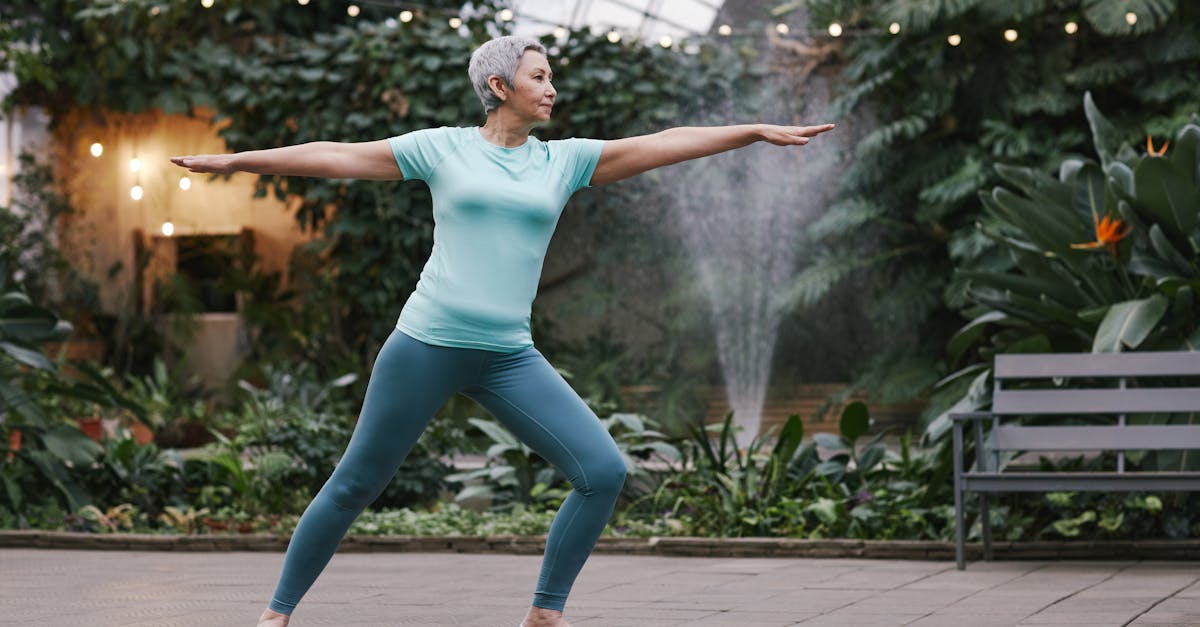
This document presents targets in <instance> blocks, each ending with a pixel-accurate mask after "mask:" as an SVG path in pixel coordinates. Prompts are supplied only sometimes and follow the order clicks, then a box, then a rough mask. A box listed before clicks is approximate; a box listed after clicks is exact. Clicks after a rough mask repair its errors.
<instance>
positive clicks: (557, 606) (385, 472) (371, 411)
mask: <svg viewBox="0 0 1200 627" xmlns="http://www.w3.org/2000/svg"><path fill="white" fill-rule="evenodd" d="M468 73H469V75H470V77H471V82H472V84H473V85H474V88H475V91H476V93H478V94H479V97H480V99H481V100H482V102H483V107H484V111H485V112H486V114H487V122H486V123H485V124H484V125H483V126H482V127H469V128H446V127H442V128H437V129H425V130H419V131H413V132H411V133H407V134H404V135H400V136H396V137H392V138H389V139H383V140H378V141H369V142H361V143H335V142H312V143H307V144H300V145H295V146H286V147H283V148H273V149H269V150H254V151H249V152H241V153H236V154H227V155H195V156H185V157H173V158H172V159H171V161H172V162H174V163H175V164H177V165H180V166H183V167H185V168H188V169H189V170H190V171H192V172H213V173H219V174H226V173H231V172H237V171H246V172H256V173H259V174H278V175H287V176H320V177H331V178H360V179H375V180H389V179H390V180H401V179H403V180H411V179H420V180H423V181H425V182H426V183H427V184H428V185H429V187H430V189H431V192H432V196H433V216H434V222H435V227H434V235H433V240H434V244H433V252H432V254H431V255H430V257H429V260H428V261H427V262H426V264H425V267H424V269H423V271H422V272H421V277H420V280H419V281H418V283H417V286H416V290H415V291H414V292H413V294H412V295H411V296H410V297H409V299H408V301H407V302H406V303H405V305H404V308H403V310H402V311H401V313H400V318H399V320H398V322H397V324H396V329H395V330H394V331H393V332H392V333H391V335H390V336H389V337H388V339H387V340H386V342H385V343H384V345H383V347H382V349H381V350H380V353H379V356H378V358H377V359H376V361H375V365H374V367H373V368H372V372H371V378H370V381H369V382H368V384H367V391H366V397H365V399H364V401H363V407H362V412H361V414H360V415H359V420H358V424H357V425H356V426H355V429H354V433H353V435H352V436H351V438H350V443H349V444H348V445H347V448H346V451H345V454H344V455H343V456H342V459H341V461H339V462H338V464H337V467H336V468H335V469H334V471H333V473H332V474H331V476H330V477H329V480H328V481H327V482H326V483H325V485H324V486H323V487H322V488H321V490H320V491H319V492H318V493H317V495H316V497H314V498H313V501H312V502H311V503H310V504H309V505H308V507H307V509H305V511H304V514H303V516H301V518H300V521H299V523H298V524H297V526H296V530H295V533H294V534H293V536H292V540H291V542H290V543H289V545H288V550H287V555H286V557H285V558H284V563H283V572H282V574H281V575H280V579H279V582H278V585H277V587H276V589H275V594H274V596H273V598H272V599H271V601H270V603H269V605H268V607H267V609H266V610H265V611H264V612H263V614H262V616H261V618H259V626H260V627H263V626H270V627H282V626H283V625H287V623H288V620H289V616H290V614H291V613H292V610H293V609H295V607H296V604H297V603H299V601H300V598H301V597H302V596H303V595H304V594H305V592H307V591H308V589H309V587H310V586H311V585H312V583H313V582H314V581H315V580H316V578H317V576H318V575H319V574H320V572H321V571H322V570H323V569H324V567H325V566H326V564H327V563H328V562H329V560H330V558H331V557H332V556H333V553H334V552H335V550H336V549H337V546H338V544H339V543H340V542H341V540H342V537H343V536H344V535H345V533H346V530H347V529H348V528H349V526H350V524H351V522H352V521H353V520H354V519H355V518H356V517H358V515H359V514H360V513H361V512H362V510H363V509H364V508H366V506H367V505H369V504H370V503H371V502H373V501H374V500H375V499H376V498H377V497H378V496H379V494H380V493H381V492H382V491H383V489H384V488H385V487H386V485H387V484H388V483H389V482H390V481H391V479H392V477H393V476H394V475H395V473H396V470H397V468H398V467H399V466H400V463H401V462H402V461H403V460H404V458H405V457H406V456H407V454H408V452H409V450H410V449H411V448H412V446H413V444H414V443H415V442H416V441H417V438H418V437H419V436H420V435H421V432H422V431H424V429H425V427H426V425H428V423H429V421H430V419H431V417H432V416H433V414H434V413H435V412H436V411H437V410H438V408H439V407H441V405H442V404H443V403H444V402H445V401H446V399H447V398H449V397H450V396H451V395H452V394H455V393H462V394H465V395H466V396H468V397H470V398H472V399H474V400H475V401H477V402H478V403H479V404H480V405H482V406H483V407H484V408H486V409H487V410H488V411H489V412H490V413H492V414H493V415H494V416H495V417H496V418H497V419H498V420H499V421H500V422H501V423H503V424H504V425H505V426H506V427H507V428H508V429H510V430H511V431H512V432H513V433H514V434H515V435H516V436H517V437H519V438H520V439H521V440H522V441H523V442H525V443H526V444H528V445H529V446H530V447H531V448H532V449H533V450H534V451H536V452H537V453H538V455H541V456H542V457H543V458H545V459H546V460H548V461H549V462H551V463H552V464H553V465H554V466H555V467H556V468H557V469H559V470H560V471H561V472H563V473H564V474H565V475H566V476H567V478H568V479H569V481H570V483H571V485H572V487H573V488H574V490H573V491H572V492H571V493H570V495H568V496H567V498H566V500H565V501H564V502H563V505H562V508H561V509H560V510H559V512H558V514H557V515H556V516H555V518H554V523H553V524H552V525H551V527H550V533H549V535H548V537H547V541H546V552H545V556H544V557H543V561H542V567H541V574H540V576H539V578H538V582H537V588H536V590H535V593H534V595H533V603H532V605H531V606H530V608H529V611H528V612H527V614H526V615H525V619H524V622H523V623H522V625H523V627H563V626H567V627H569V625H568V623H567V622H566V621H565V620H564V619H563V618H562V610H563V607H564V606H565V604H566V599H567V594H568V592H569V591H570V589H571V586H572V584H573V583H574V581H575V577H576V575H578V573H579V571H580V569H581V568H582V567H583V564H584V562H585V561H586V560H587V558H588V555H589V554H590V553H591V551H592V549H593V547H594V546H595V543H596V540H597V538H599V536H600V533H601V531H602V530H603V529H604V526H605V524H606V523H607V521H608V519H609V517H610V516H611V514H612V510H613V506H614V505H615V503H616V500H617V497H618V495H619V494H620V492H621V487H622V485H623V483H624V481H625V466H624V463H623V460H622V457H621V455H620V452H619V450H618V449H617V446H616V443H615V442H613V439H612V437H611V436H610V435H609V434H608V432H607V430H605V428H604V427H603V426H602V425H601V424H600V422H599V419H598V418H597V417H596V416H595V414H593V413H592V411H591V410H589V409H588V407H587V405H586V404H585V403H584V402H583V401H582V400H581V399H580V398H579V396H578V395H577V394H576V393H575V392H574V391H573V390H572V389H571V388H570V387H569V386H568V385H567V383H566V382H565V381H564V380H563V379H562V378H561V377H560V376H559V375H558V374H557V373H556V372H555V371H554V369H553V368H552V367H551V366H550V364H548V363H547V362H546V360H545V358H544V357H542V355H541V353H539V352H538V351H537V349H536V348H534V347H533V341H532V338H531V336H530V330H529V313H530V305H531V303H532V302H533V298H534V295H535V293H536V291H537V284H538V278H539V276H540V274H541V268H542V260H543V258H544V256H545V253H546V248H547V246H548V244H549V242H550V236H551V234H552V233H553V231H554V227H555V224H556V223H557V221H558V217H559V214H560V212H561V211H562V209H563V205H564V204H565V203H566V202H567V199H568V198H569V197H570V196H571V194H573V193H574V192H575V191H576V190H578V189H580V188H582V187H588V186H591V185H595V184H598V183H611V182H613V181H619V180H621V179H624V178H628V177H631V176H633V175H635V174H639V173H641V172H645V171H647V170H650V169H652V168H657V167H659V166H664V165H668V164H672V163H678V162H680V161H685V160H688V159H695V158H697V157H703V156H706V155H712V154H716V153H719V152H723V151H727V150H732V149H734V148H740V147H742V146H746V145H748V144H751V143H753V142H756V141H767V142H770V143H773V144H778V145H782V146H790V145H803V144H806V143H808V141H809V138H810V137H813V136H815V135H817V134H819V133H822V132H825V131H828V130H830V129H831V128H833V125H832V124H825V125H822V126H809V127H781V126H770V125H764V124H753V125H741V126H726V127H709V128H687V127H681V128H673V129H669V130H666V131H662V132H660V133H655V134H653V135H644V136H639V137H630V138H626V139H618V140H612V141H601V140H595V139H566V140H559V141H548V142H543V141H540V140H538V139H537V138H535V137H532V136H530V135H529V132H530V130H531V129H533V128H534V127H536V126H538V125H541V124H544V123H545V122H546V121H547V120H549V119H550V112H551V109H552V108H553V106H554V102H555V97H556V95H557V92H556V91H555V89H554V87H553V86H552V84H551V81H552V79H553V72H551V70H550V64H549V63H548V61H547V60H546V49H545V48H544V47H543V46H542V45H541V44H539V43H538V42H536V41H534V40H531V39H526V38H521V37H500V38H498V39H494V40H492V41H489V42H487V43H485V44H483V45H482V46H480V47H479V48H478V49H477V50H476V51H475V52H474V53H473V54H472V55H471V61H470V66H469V70H468Z"/></svg>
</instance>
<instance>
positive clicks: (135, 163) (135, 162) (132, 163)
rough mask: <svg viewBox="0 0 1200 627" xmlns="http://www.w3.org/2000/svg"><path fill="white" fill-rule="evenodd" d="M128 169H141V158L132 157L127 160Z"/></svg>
mask: <svg viewBox="0 0 1200 627" xmlns="http://www.w3.org/2000/svg"><path fill="white" fill-rule="evenodd" d="M129 169H130V170H133V171H134V172H137V171H138V170H141V169H142V160H141V159H138V158H137V157H134V158H132V159H130V160H129Z"/></svg>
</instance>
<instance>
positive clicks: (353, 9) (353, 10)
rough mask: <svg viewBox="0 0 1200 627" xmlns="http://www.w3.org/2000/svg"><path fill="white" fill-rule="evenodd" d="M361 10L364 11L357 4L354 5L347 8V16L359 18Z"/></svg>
mask: <svg viewBox="0 0 1200 627" xmlns="http://www.w3.org/2000/svg"><path fill="white" fill-rule="evenodd" d="M361 10H362V9H359V8H358V5H357V4H352V5H350V6H348V7H346V15H349V16H350V17H358V13H359V11H361Z"/></svg>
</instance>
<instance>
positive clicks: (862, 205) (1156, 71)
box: [783, 0, 1200, 417]
mask: <svg viewBox="0 0 1200 627" xmlns="http://www.w3.org/2000/svg"><path fill="white" fill-rule="evenodd" d="M796 4H798V3H791V5H792V6H793V8H794V5H796ZM804 4H805V6H807V8H808V9H809V12H810V20H809V23H810V24H812V25H813V28H814V30H815V29H817V28H823V26H822V25H824V24H828V23H830V22H832V21H838V22H840V23H841V24H842V25H843V26H844V27H845V28H846V31H847V36H846V37H845V38H844V41H845V44H844V48H842V59H843V60H844V62H845V64H844V66H843V68H842V74H841V75H842V78H843V79H844V85H843V88H842V91H841V93H840V94H839V96H838V100H837V101H836V102H834V103H833V105H832V107H831V109H832V111H833V112H834V113H835V114H837V115H841V114H849V113H860V114H861V116H862V117H863V118H865V119H876V120H878V126H877V127H876V128H875V129H874V130H873V131H871V132H870V133H867V134H866V135H864V136H863V137H862V138H861V139H860V141H859V144H858V146H857V148H856V150H855V155H856V158H855V159H854V160H853V161H852V162H851V163H850V166H849V168H848V170H847V171H846V172H845V176H844V177H843V185H842V191H843V199H842V200H841V201H839V202H838V203H837V204H835V205H833V206H832V207H831V208H830V210H829V212H828V213H827V214H826V215H825V216H823V217H822V218H820V219H818V220H816V221H815V222H814V223H813V224H812V225H811V226H810V227H809V229H808V235H807V237H808V240H809V242H811V243H810V244H809V246H811V247H813V248H817V249H820V250H822V253H821V255H820V256H819V257H818V258H817V260H816V263H815V264H814V265H813V266H811V267H810V268H808V269H807V270H805V271H804V272H802V273H801V274H800V275H799V276H798V277H797V278H796V279H795V281H794V283H793V284H792V285H791V286H788V287H787V288H785V293H786V294H787V295H788V296H789V298H788V299H787V300H788V302H790V303H791V304H793V305H796V306H811V305H813V304H815V303H817V302H820V300H821V299H822V298H823V297H824V296H825V294H827V293H828V292H829V291H830V290H831V289H833V287H834V286H836V285H839V284H841V283H843V282H845V281H851V280H853V281H860V282H862V283H863V287H862V288H861V289H864V290H867V291H870V292H871V293H872V294H873V295H874V298H873V299H872V307H873V309H874V314H873V316H872V318H873V320H874V321H875V322H876V324H878V325H880V327H881V328H885V329H887V332H888V334H889V336H891V337H893V338H894V339H893V341H892V347H891V349H890V350H889V353H891V354H893V355H892V356H884V357H881V358H880V359H877V360H874V361H873V362H872V363H871V366H870V367H871V369H884V370H887V369H891V368H895V367H897V365H898V364H900V363H904V367H905V368H912V367H913V366H914V365H918V364H915V363H914V359H915V360H917V361H919V362H920V364H919V365H920V367H921V368H923V369H924V370H925V371H926V372H927V373H929V374H928V375H927V376H924V377H917V379H919V380H924V381H926V382H933V381H936V380H938V379H939V378H942V377H947V376H949V377H950V378H951V381H952V382H955V383H956V384H957V385H959V386H960V389H959V390H958V394H957V395H955V396H953V397H946V396H943V395H941V394H938V395H935V396H934V397H933V398H932V401H931V405H930V410H929V412H928V414H927V415H928V416H930V417H932V416H936V415H937V414H938V413H939V412H941V411H943V410H944V409H945V408H946V405H947V404H948V403H951V402H953V401H954V400H956V399H958V398H960V397H961V393H962V391H963V390H962V389H961V386H963V385H966V383H963V382H962V381H957V379H958V378H959V377H958V376H956V375H948V374H947V373H951V372H954V369H955V365H956V364H955V363H948V362H947V361H946V359H945V358H944V356H943V355H941V354H940V353H939V352H938V351H935V350H930V347H935V346H945V345H946V343H947V342H948V341H949V340H950V339H951V338H950V334H951V332H952V330H953V329H954V328H955V326H956V323H955V317H954V316H953V315H952V313H951V312H952V311H954V310H958V309H961V308H962V307H964V306H965V305H966V303H967V298H968V295H967V293H966V292H965V288H966V285H967V281H966V280H965V278H964V275H962V274H955V272H956V270H959V269H961V270H963V271H967V272H970V271H984V272H986V271H996V270H1004V269H1007V268H1008V267H1010V265H1011V261H1010V260H1009V252H1008V251H1007V247H1006V246H1005V244H1004V242H1003V239H1002V238H1003V236H1004V235H1005V233H1004V232H1003V228H1002V227H999V226H997V225H996V224H995V223H996V218H995V217H994V213H993V212H990V211H985V210H984V209H983V207H981V206H980V204H979V203H978V202H976V200H975V197H974V194H973V193H972V192H973V191H974V190H975V189H978V188H979V187H985V188H987V187H991V186H994V185H996V184H997V183H999V182H1001V181H1002V180H1004V172H1003V171H1002V170H998V169H996V168H994V167H993V166H994V165H995V164H996V163H998V162H1007V163H1012V164H1014V165H1017V166H1020V167H1025V168H1032V169H1033V170H1035V171H1039V172H1040V171H1049V170H1050V169H1052V168H1054V167H1055V166H1057V164H1058V163H1059V162H1061V161H1062V160H1063V159H1064V158H1065V157H1068V156H1069V155H1072V154H1078V153H1081V152H1083V151H1084V150H1086V148H1087V143H1088V142H1089V139H1090V138H1089V137H1088V134H1087V133H1083V132H1080V129H1079V126H1078V124H1077V121H1078V120H1079V119H1080V114H1081V112H1082V111H1081V108H1080V106H1079V105H1080V102H1081V101H1082V96H1083V94H1084V92H1085V91H1088V90H1091V91H1092V92H1093V93H1095V94H1097V97H1098V98H1100V99H1101V104H1103V106H1104V108H1105V110H1106V111H1107V112H1108V113H1109V115H1110V116H1111V119H1112V121H1111V123H1110V125H1109V127H1107V128H1105V129H1102V130H1099V131H1098V132H1101V133H1102V134H1103V135H1104V138H1103V141H1102V142H1099V143H1102V144H1104V145H1112V146H1114V147H1115V146H1117V145H1119V144H1121V143H1123V142H1128V141H1134V140H1138V141H1140V140H1141V139H1142V138H1144V137H1145V136H1146V135H1147V134H1152V135H1154V136H1155V137H1158V138H1161V137H1162V136H1163V135H1166V134H1169V133H1174V132H1175V131H1176V130H1177V129H1179V128H1180V127H1182V126H1183V125H1184V124H1185V123H1186V121H1187V120H1188V119H1189V118H1190V116H1191V115H1193V114H1194V113H1196V112H1197V111H1198V110H1200V80H1197V79H1200V75H1198V74H1197V71H1196V68H1197V67H1200V44H1197V42H1200V7H1198V6H1197V5H1196V4H1195V3H1186V2H1176V1H1174V0H1140V1H1138V2H1125V1H1124V0H1088V1H1086V2H1083V3H1082V7H1081V6H1080V3H1064V2H1053V1H1046V0H1028V1H1021V2H980V1H978V0H937V1H925V0H807V2H805V3H804ZM783 8H784V9H787V8H788V7H783ZM1081 9H1082V12H1081ZM1129 11H1133V12H1135V13H1136V14H1137V16H1138V19H1137V22H1136V24H1135V25H1133V26H1130V25H1129V24H1128V23H1127V22H1126V18H1125V14H1126V13H1127V12H1129ZM1081 13H1082V14H1081ZM1081 18H1082V19H1081ZM1068 21H1076V22H1078V28H1079V30H1078V32H1077V33H1076V34H1074V35H1067V34H1066V33H1065V32H1064V30H1063V25H1064V24H1065V23H1066V22H1068ZM892 22H896V23H898V24H899V25H900V32H899V34H898V35H891V34H889V33H888V27H889V25H890V24H891V23H892ZM1008 28H1013V29H1016V30H1017V31H1018V33H1019V38H1018V39H1017V41H1015V42H1012V43H1009V42H1006V41H1005V40H1004V38H1003V37H1002V36H1001V33H1002V32H1003V31H1004V30H1005V29H1008ZM952 33H956V34H959V35H960V36H961V38H962V43H961V45H959V46H950V45H948V44H947V41H946V38H947V36H948V35H950V34H952ZM813 35H814V37H818V38H820V37H824V36H825V35H824V34H823V33H819V32H814V33H813ZM1101 155H1102V164H1101V165H1102V167H1106V166H1107V163H1108V161H1109V159H1108V158H1107V157H1105V156H1104V155H1105V153H1104V152H1101ZM1168 162H1171V161H1170V160H1157V161H1154V162H1153V164H1149V165H1144V166H1143V168H1146V170H1147V172H1146V173H1145V174H1149V172H1154V171H1157V170H1160V169H1163V168H1164V167H1165V166H1164V165H1163V164H1165V163H1168ZM1115 174H1117V175H1118V176H1124V174H1123V173H1115ZM1110 175H1111V174H1110V173H1108V172H1106V171H1103V170H1101V171H1099V174H1098V176H1099V177H1100V180H1102V181H1103V180H1104V178H1105V177H1107V176H1110ZM1089 176H1090V175H1089ZM1135 182H1136V181H1135ZM1131 187H1132V185H1123V188H1125V189H1129V188H1131ZM1139 189H1140V188H1139ZM1173 193H1175V192H1173V191H1171V188H1167V189H1165V190H1164V191H1163V192H1162V194H1164V195H1167V197H1168V198H1169V197H1170V194H1173ZM1131 206H1132V205H1131ZM1112 208H1113V210H1114V212H1115V211H1118V210H1119V207H1118V206H1116V205H1115V204H1114V206H1113V207H1112ZM1113 215H1123V214H1117V213H1114V214H1113ZM1061 217H1062V216H1058V215H1057V214H1056V217H1054V218H1052V217H1051V216H1050V215H1049V214H1047V215H1042V216H1032V217H1030V218H1029V220H1032V221H1036V225H1037V226H1038V227H1039V228H1041V227H1044V228H1045V229H1047V230H1046V231H1044V232H1043V233H1044V236H1045V237H1046V238H1048V239H1053V240H1054V241H1055V242H1057V243H1056V244H1055V247H1054V248H1044V250H1054V251H1055V252H1056V253H1057V252H1063V254H1070V253H1069V252H1066V251H1063V250H1062V249H1064V248H1067V247H1069V245H1070V244H1072V243H1076V242H1084V241H1087V240H1088V239H1090V237H1085V238H1084V239H1071V237H1072V236H1073V235H1072V234H1075V235H1080V234H1081V235H1084V236H1086V235H1088V234H1090V233H1091V222H1090V219H1089V220H1087V221H1086V222H1085V223H1082V224H1080V222H1079V220H1076V219H1074V218H1072V219H1071V220H1070V221H1063V220H1060V219H1059V218H1061ZM1033 224H1034V223H1032V222H1031V223H1030V225H1029V226H1031V227H1032V226H1033ZM1168 224H1169V222H1167V223H1164V224H1163V226H1162V227H1161V228H1162V229H1163V235H1165V236H1166V242H1168V243H1171V244H1172V245H1173V247H1174V248H1176V249H1177V250H1178V251H1179V252H1181V253H1182V254H1183V255H1184V257H1185V258H1188V257H1189V255H1190V252H1189V248H1188V247H1187V246H1185V242H1184V241H1183V239H1182V238H1183V236H1182V235H1181V234H1180V231H1179V229H1178V228H1168ZM977 225H982V228H977ZM1185 226H1186V225H1185ZM1064 229H1069V232H1066V231H1064ZM1142 233H1143V234H1146V235H1148V234H1149V233H1148V231H1142ZM1079 255H1083V253H1078V254H1076V255H1073V256H1079ZM1156 256H1163V255H1162V254H1161V253H1160V254H1157V255H1156ZM898 286H910V287H911V289H897V287H898ZM1085 289H1086V288H1085ZM1170 289H1172V291H1173V290H1174V288H1170ZM1027 291H1028V290H1027ZM1071 291H1072V292H1073V291H1075V290H1073V289H1072V290H1071ZM1035 298H1036V296H1035ZM1131 298H1132V297H1131ZM1110 302H1115V301H1110ZM1044 315H1045V316H1048V315H1049V311H1046V312H1045V313H1044ZM1153 340H1154V338H1153V337H1152V338H1150V341H1151V342H1152V341H1153ZM863 376H864V377H868V378H871V379H872V380H873V381H875V382H882V383H884V384H885V386H890V385H891V383H890V380H889V378H887V377H882V376H879V375H876V374H872V373H870V372H866V373H863ZM967 383H969V381H968V382H967ZM930 389H931V388H930V387H929V385H928V384H927V386H926V387H924V388H922V389H918V390H915V392H918V393H923V394H928V393H929V391H930ZM913 391H914V390H910V391H909V392H910V393H911V392H913ZM872 392H873V393H878V394H880V395H882V396H886V397H895V396H898V395H897V394H892V393H891V392H890V391H889V390H888V389H879V388H875V389H872Z"/></svg>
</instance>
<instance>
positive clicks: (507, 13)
mask: <svg viewBox="0 0 1200 627" xmlns="http://www.w3.org/2000/svg"><path fill="white" fill-rule="evenodd" d="M500 19H501V20H502V21H505V22H511V21H512V19H513V12H512V9H502V10H501V11H500Z"/></svg>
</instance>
